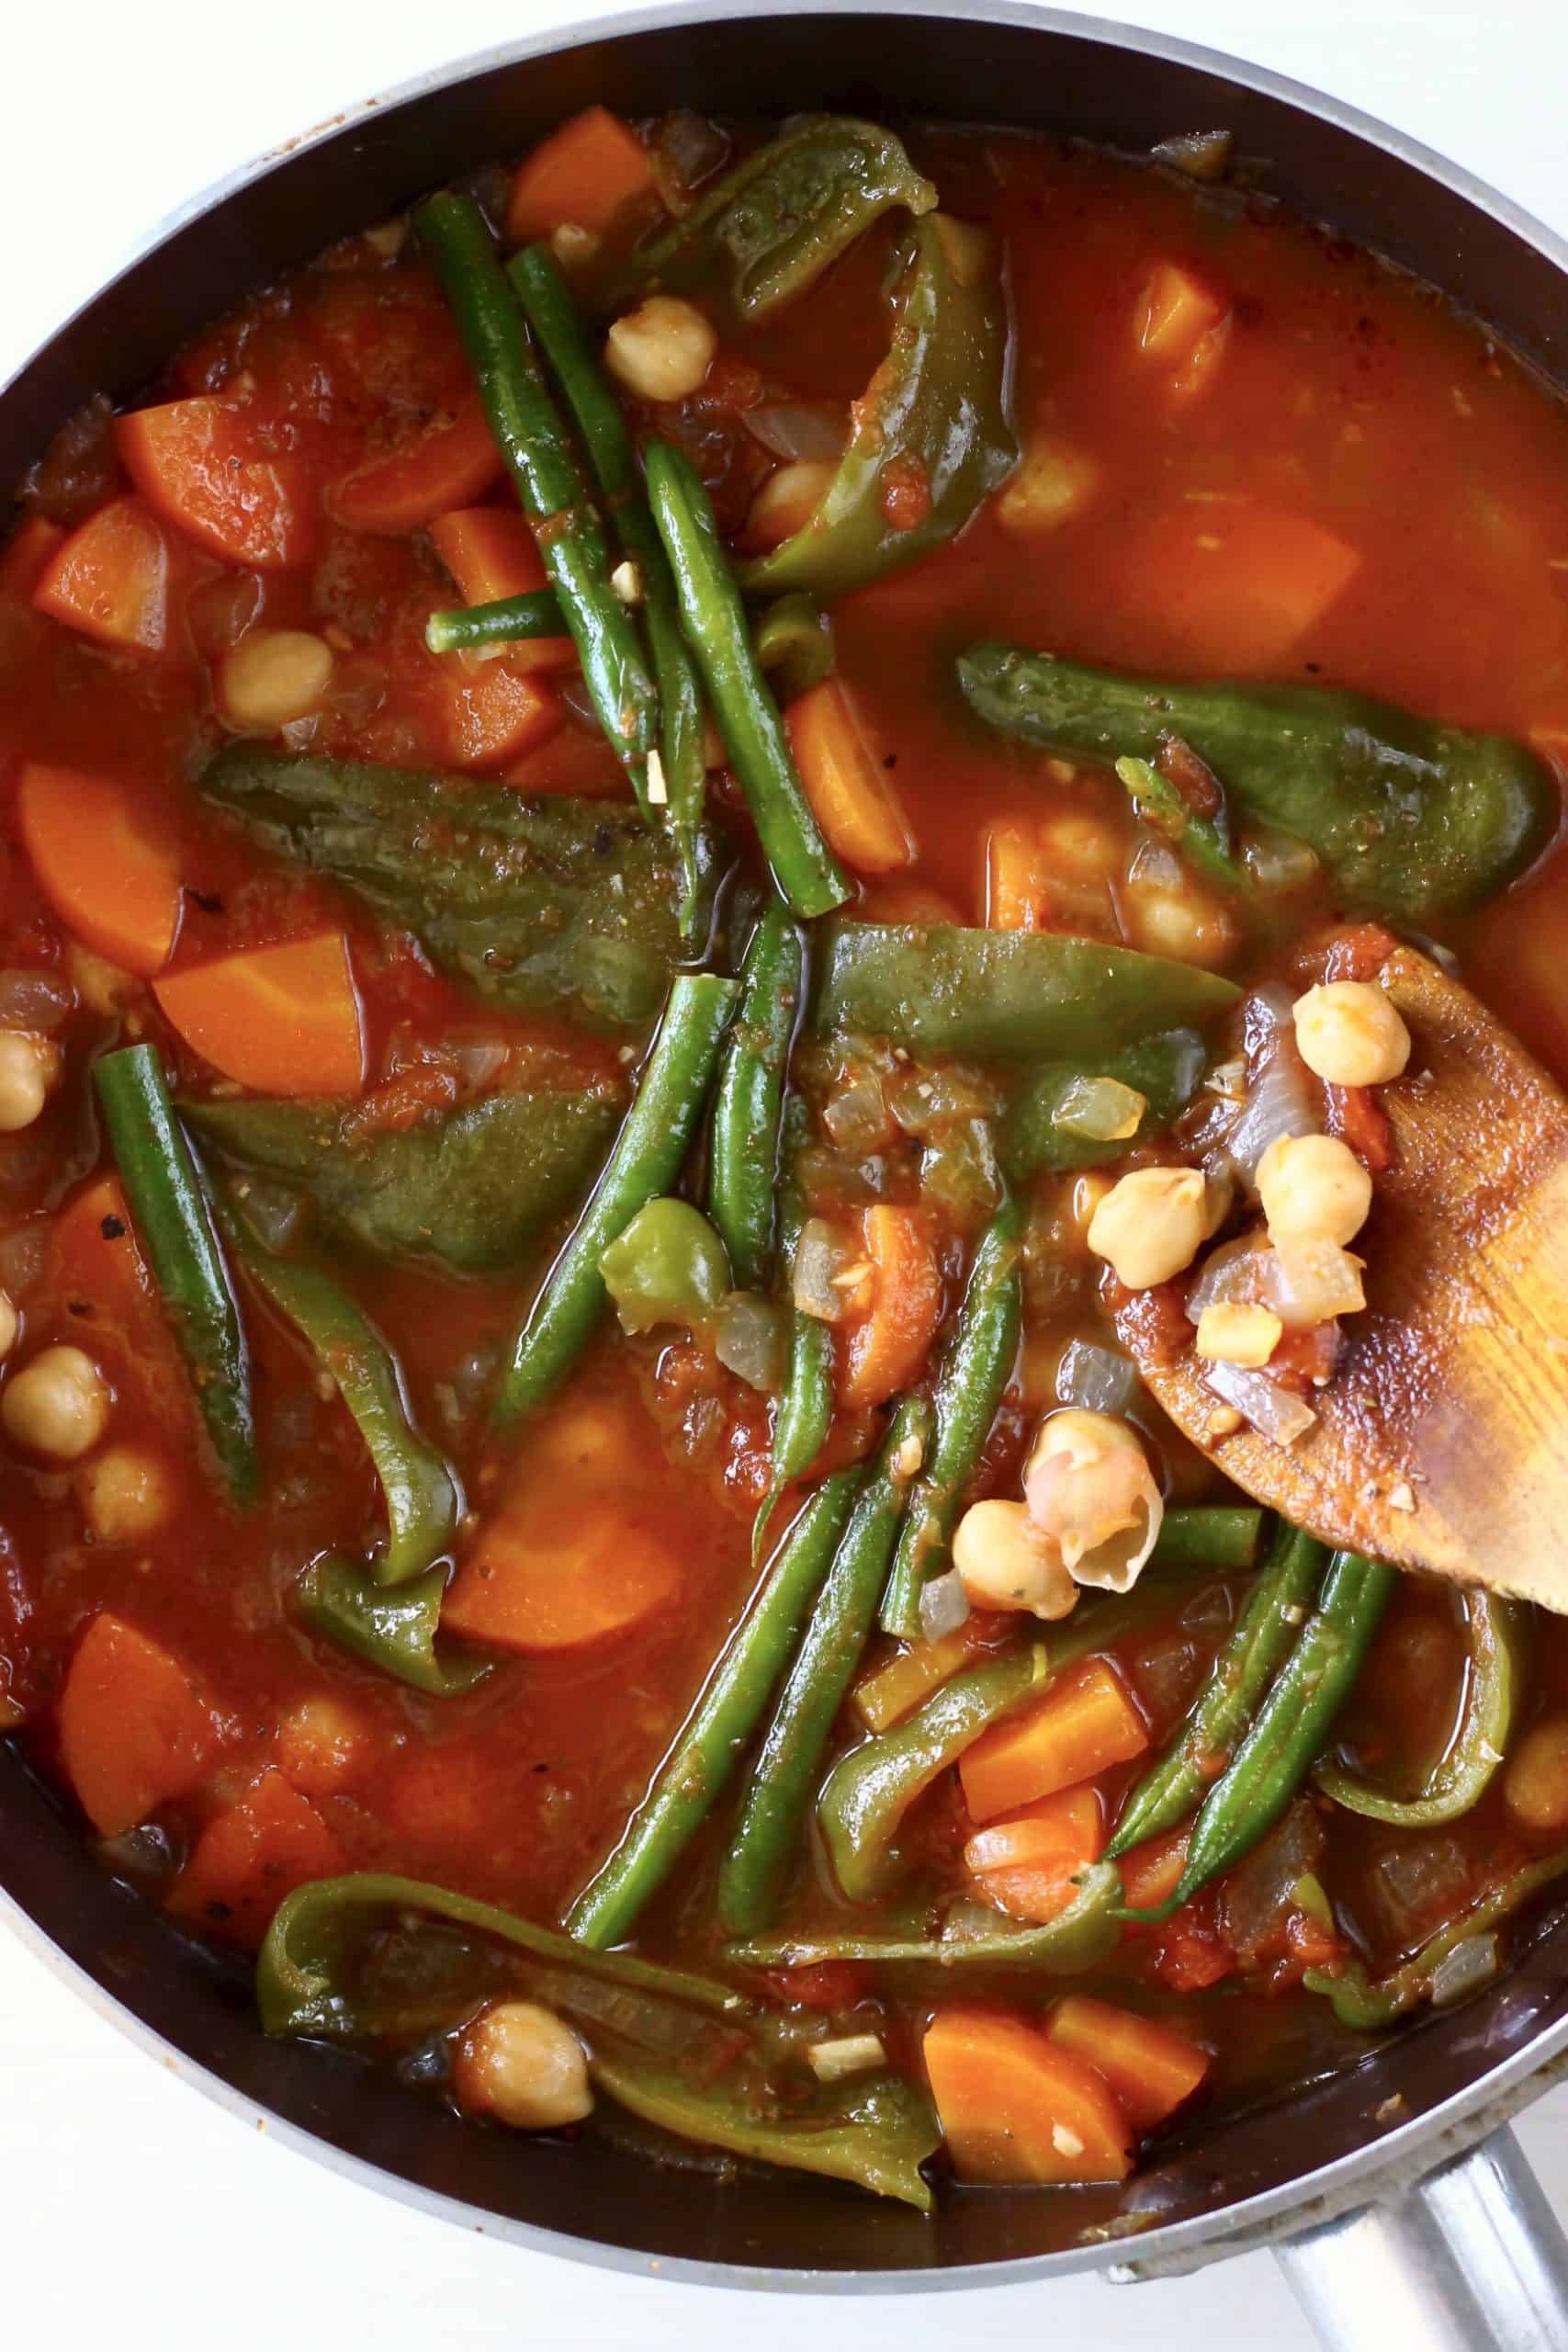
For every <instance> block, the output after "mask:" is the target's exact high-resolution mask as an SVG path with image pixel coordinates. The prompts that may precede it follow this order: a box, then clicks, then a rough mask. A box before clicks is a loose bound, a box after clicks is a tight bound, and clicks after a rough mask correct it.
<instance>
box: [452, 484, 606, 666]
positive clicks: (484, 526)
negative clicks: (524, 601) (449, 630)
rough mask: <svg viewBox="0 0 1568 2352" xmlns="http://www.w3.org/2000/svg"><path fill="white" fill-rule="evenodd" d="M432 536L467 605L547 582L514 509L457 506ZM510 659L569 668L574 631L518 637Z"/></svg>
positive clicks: (533, 590)
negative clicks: (554, 634)
mask: <svg viewBox="0 0 1568 2352" xmlns="http://www.w3.org/2000/svg"><path fill="white" fill-rule="evenodd" d="M430 537H431V543H432V545H433V546H434V549H435V552H436V554H437V555H438V556H439V557H440V558H441V560H442V562H443V563H444V564H445V565H446V569H447V571H449V572H450V573H451V574H452V577H453V579H454V580H455V581H456V582H457V593H458V594H459V595H460V596H461V597H462V599H463V602H464V604H465V605H490V604H494V603H495V602H496V601H497V600H498V599H499V598H501V597H502V596H532V595H536V594H538V592H539V590H540V589H541V588H544V587H546V586H547V585H548V582H547V575H546V572H545V564H544V558H543V557H542V556H541V555H540V553H539V550H538V548H537V546H536V543H535V539H534V534H533V532H532V531H530V529H529V528H528V526H527V524H526V523H525V521H524V519H523V517H522V515H519V514H518V513H517V512H516V511H515V510H511V511H509V510H508V509H507V508H506V507H504V506H463V507H458V508H457V509H456V510H455V511H454V512H453V513H452V514H450V515H437V516H436V518H435V520H434V523H432V525H431V526H430ZM506 659H507V662H508V664H509V665H510V667H511V668H513V670H564V669H570V668H572V667H574V666H575V664H576V662H577V645H576V642H575V640H574V639H572V638H570V637H536V638H525V639H519V640H518V642H517V643H516V644H515V645H513V647H512V648H511V650H510V651H509V652H508V654H507V656H506Z"/></svg>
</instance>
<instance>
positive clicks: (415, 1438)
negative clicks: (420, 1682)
mask: <svg viewBox="0 0 1568 2352" xmlns="http://www.w3.org/2000/svg"><path fill="white" fill-rule="evenodd" d="M217 1206H218V1216H219V1219H220V1223H221V1225H222V1227H223V1232H224V1236H225V1238H226V1239H227V1240H228V1243H229V1246H230V1248H231V1250H233V1252H234V1255H235V1257H236V1258H237V1259H238V1260H239V1262H240V1264H241V1266H242V1267H243V1269H244V1272H245V1273H246V1274H247V1275H248V1277H249V1278H250V1280H251V1281H252V1282H253V1283H254V1284H255V1286H256V1288H257V1289H258V1290H259V1291H260V1292H261V1294H262V1295H263V1297H264V1298H266V1299H268V1300H270V1302H271V1304H272V1305H273V1306H275V1307H276V1309H277V1311H278V1313H279V1314H280V1315H283V1316H286V1317H288V1321H289V1322H290V1323H292V1324H293V1325H294V1327H295V1329H297V1330H298V1331H299V1333H300V1334H301V1336H302V1337H303V1338H304V1339H306V1340H308V1341H309V1342H310V1348H311V1350H312V1351H313V1353H314V1354H315V1356H316V1358H317V1361H318V1362H319V1363H320V1364H321V1368H322V1370H323V1371H324V1372H326V1373H328V1374H331V1376H332V1379H333V1382H334V1383H335V1385H336V1387H337V1392H338V1394H339V1396H340V1397H342V1398H343V1401H344V1404H345V1405H346V1406H347V1407H348V1409H349V1411H350V1412H351V1413H352V1414H353V1416H354V1419H355V1424H356V1425H357V1427H358V1430H359V1434H360V1436H361V1437H362V1438H363V1439H364V1440H365V1443H366V1447H367V1451H368V1453H369V1455H370V1459H371V1461H372V1462H373V1463H374V1464H375V1465H376V1476H377V1477H378V1479H379V1480H380V1482H381V1492H382V1494H383V1496H384V1497H385V1498H386V1504H387V1525H388V1544H387V1548H386V1550H385V1552H383V1553H382V1554H381V1555H380V1556H379V1557H378V1560H377V1561H376V1563H375V1568H374V1574H375V1577H376V1580H377V1582H378V1584H384V1585H389V1584H406V1583H407V1582H408V1580H409V1578H410V1577H417V1576H418V1575H419V1574H420V1573H421V1572H422V1570H423V1569H425V1568H428V1567H429V1566H430V1564H431V1562H432V1561H433V1560H435V1559H438V1558H439V1557H440V1555H441V1554H442V1553H443V1552H444V1551H445V1550H446V1547H447V1545H448V1544H450V1542H451V1540H452V1534H453V1531H454V1529H455V1528H456V1526H457V1513H458V1510H459V1509H460V1507H461V1506H460V1503H459V1499H458V1495H457V1487H456V1485H455V1483H454V1481H453V1478H452V1475H451V1472H450V1471H449V1470H448V1469H447V1467H446V1463H445V1462H444V1461H443V1460H442V1458H441V1456H440V1455H439V1454H438V1453H435V1452H434V1448H432V1447H431V1446H428V1445H426V1443H425V1442H424V1440H423V1438H422V1437H421V1436H420V1435H419V1434H418V1432H417V1431H416V1430H415V1429H414V1427H413V1424H412V1421H411V1419H410V1418H409V1411H408V1406H407V1403H406V1402H405V1399H404V1397H403V1390H402V1382H401V1380H400V1377H399V1374H398V1367H397V1364H396V1363H395V1362H394V1360H393V1357H392V1354H391V1351H390V1350H389V1348H388V1346H387V1343H386V1341H385V1340H383V1339H382V1338H381V1337H380V1335H379V1333H378V1332H377V1331H376V1330H374V1329H372V1327H371V1325H370V1324H369V1323H368V1322H367V1320H366V1318H365V1317H364V1316H363V1315H362V1314H361V1312H360V1310H359V1308H358V1307H357V1306H355V1303H354V1301H353V1299H351V1298H350V1297H349V1295H348V1293H347V1292H346V1291H345V1290H343V1289H342V1288H340V1286H339V1285H338V1284H337V1283H334V1282H333V1279H332V1277H331V1275H330V1274H323V1273H321V1272H320V1271H319V1270H318V1269H317V1268H316V1267H314V1266H302V1265H299V1264H297V1263H296V1262H295V1261H292V1260H290V1259H288V1258H276V1257H274V1255H273V1253H272V1251H271V1250H265V1249H264V1248H263V1247H262V1244H261V1243H260V1242H259V1241H258V1240H257V1238H256V1237H255V1235H254V1233H253V1232H252V1231H251V1229H250V1228H249V1227H248V1226H247V1225H246V1224H245V1221H244V1219H243V1216H240V1215H239V1214H238V1213H237V1212H236V1211H235V1209H234V1208H233V1207H232V1205H231V1204H230V1203H228V1202H226V1201H224V1200H222V1199H221V1198H220V1200H219V1202H218V1204H217Z"/></svg>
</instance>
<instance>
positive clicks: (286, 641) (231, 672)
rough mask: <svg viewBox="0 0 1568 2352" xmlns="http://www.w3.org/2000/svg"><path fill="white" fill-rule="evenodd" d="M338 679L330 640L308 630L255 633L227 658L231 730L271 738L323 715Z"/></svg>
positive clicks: (224, 683)
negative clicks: (256, 732) (297, 720)
mask: <svg viewBox="0 0 1568 2352" xmlns="http://www.w3.org/2000/svg"><path fill="white" fill-rule="evenodd" d="M332 677H333V650H332V647H331V646H330V645H329V644H328V643H327V641H326V639H324V638H321V637H313V636H312V635H311V634H310V630H309V629H303V628H253V629H251V630H250V631H249V632H248V633H247V634H246V635H245V636H244V637H243V638H242V639H240V641H239V643H238V645H236V646H233V647H231V649H230V650H229V651H228V652H227V653H226V654H225V655H224V657H223V661H222V664H221V666H220V670H219V673H218V699H219V702H220V706H221V707H222V711H223V716H224V718H226V719H227V720H228V722H229V724H230V726H231V727H243V728H247V729H259V730H260V731H261V732H262V733H264V734H271V733H272V732H273V731H274V730H275V729H277V728H279V727H286V726H287V725H288V721H289V720H290V719H291V718H309V717H310V713H311V712H312V711H313V710H319V709H320V708H321V702H322V700H323V698H324V696H325V695H326V691H327V688H328V687H329V686H330V685H331V684H332Z"/></svg>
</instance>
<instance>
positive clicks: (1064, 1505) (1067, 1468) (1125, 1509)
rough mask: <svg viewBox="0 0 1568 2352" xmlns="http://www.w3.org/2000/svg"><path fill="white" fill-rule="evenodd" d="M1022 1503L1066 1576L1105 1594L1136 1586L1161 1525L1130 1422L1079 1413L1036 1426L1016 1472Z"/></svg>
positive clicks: (1073, 1409)
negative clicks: (1059, 1558)
mask: <svg viewBox="0 0 1568 2352" xmlns="http://www.w3.org/2000/svg"><path fill="white" fill-rule="evenodd" d="M1023 1499H1024V1502H1025V1504H1026V1506H1027V1507H1028V1510H1029V1515H1030V1517H1031V1519H1032V1520H1033V1521H1034V1523H1035V1525H1036V1526H1037V1527H1038V1528H1040V1529H1042V1530H1043V1532H1044V1533H1045V1534H1046V1535H1048V1536H1050V1537H1052V1538H1053V1539H1054V1541H1055V1543H1056V1544H1059V1545H1060V1547H1061V1554H1062V1563H1063V1566H1065V1567H1066V1570H1067V1572H1068V1574H1069V1575H1070V1576H1071V1577H1074V1578H1076V1580H1077V1582H1078V1583H1079V1584H1087V1585H1093V1586H1095V1587H1096V1588H1097V1589H1100V1590H1102V1591H1107V1592H1126V1591H1128V1590H1129V1589H1131V1587H1132V1586H1133V1585H1134V1584H1135V1583H1136V1581H1137V1577H1138V1571H1139V1570H1140V1569H1141V1568H1142V1566H1143V1565H1144V1562H1145V1560H1146V1559H1147V1558H1148V1556H1149V1554H1150V1553H1151V1552H1152V1551H1153V1550H1154V1547H1155V1539H1156V1536H1157V1535H1158V1533H1159V1531H1160V1521H1162V1520H1163V1519H1164V1517H1165V1504H1164V1502H1163V1500H1162V1499H1161V1497H1160V1491H1159V1488H1158V1487H1156V1484H1155V1482H1154V1475H1153V1473H1152V1472H1151V1470H1150V1468H1149V1464H1148V1456H1147V1455H1146V1454H1145V1452H1144V1448H1143V1442H1142V1440H1141V1439H1140V1438H1139V1436H1138V1433H1137V1431H1136V1430H1134V1428H1133V1426H1132V1424H1131V1422H1130V1421H1123V1420H1119V1419H1117V1417H1116V1415H1115V1414H1114V1413H1090V1412H1088V1411H1085V1410H1084V1409H1083V1408H1081V1407H1078V1406H1069V1407H1068V1408H1066V1410H1065V1411H1063V1412H1060V1413H1052V1414H1051V1415H1049V1417H1048V1418H1047V1419H1045V1420H1043V1421H1042V1422H1041V1424H1040V1428H1039V1430H1038V1431H1037V1432H1036V1434H1035V1439H1034V1442H1033V1444H1032V1446H1031V1448H1030V1450H1029V1458H1028V1460H1027V1461H1026V1462H1025V1463H1024V1465H1023Z"/></svg>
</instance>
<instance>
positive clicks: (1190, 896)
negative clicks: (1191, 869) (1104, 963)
mask: <svg viewBox="0 0 1568 2352" xmlns="http://www.w3.org/2000/svg"><path fill="white" fill-rule="evenodd" d="M1122 911H1123V914H1124V917H1125V920H1126V923H1127V929H1128V933H1129V934H1130V936H1131V938H1132V941H1133V944H1134V946H1135V947H1141V948H1142V949H1143V951H1144V953H1145V956H1173V957H1174V958H1175V959H1176V961H1177V962H1178V963H1181V964H1202V965H1204V966H1207V967H1210V968H1212V969H1217V968H1218V967H1219V966H1220V965H1222V964H1228V963H1229V961H1230V959H1231V957H1232V956H1234V955H1235V950H1236V939H1237V933H1236V927H1235V922H1234V920H1233V919H1232V917H1231V915H1230V914H1229V913H1228V912H1227V910H1225V908H1224V907H1223V906H1221V904H1220V902H1219V900H1218V899H1212V898H1211V897H1210V896H1209V894H1208V892H1207V891H1206V890H1201V889H1200V888H1198V886H1197V884H1196V883H1194V882H1187V881H1183V882H1181V883H1179V884H1174V885H1171V884H1167V883H1163V882H1155V881H1145V880H1142V879H1140V878H1139V876H1137V875H1136V874H1135V873H1134V874H1132V875H1129V876H1128V878H1127V880H1126V882H1125V883H1124V884H1123V885H1122Z"/></svg>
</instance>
